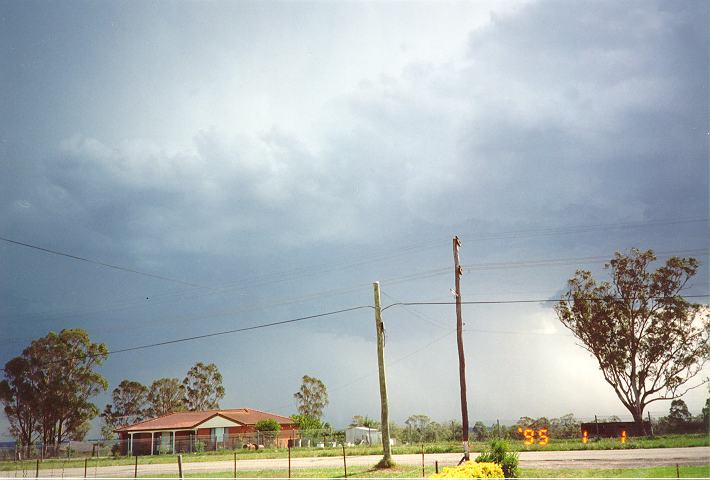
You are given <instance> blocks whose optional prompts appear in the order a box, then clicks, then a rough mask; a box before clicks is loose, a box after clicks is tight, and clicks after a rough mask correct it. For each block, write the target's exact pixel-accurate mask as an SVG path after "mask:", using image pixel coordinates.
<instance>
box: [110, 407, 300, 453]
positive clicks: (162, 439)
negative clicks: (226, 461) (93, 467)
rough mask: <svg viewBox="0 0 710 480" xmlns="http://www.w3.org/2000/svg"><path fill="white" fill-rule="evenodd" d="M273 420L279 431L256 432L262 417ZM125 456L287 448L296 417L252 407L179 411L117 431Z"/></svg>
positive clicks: (294, 431) (293, 432)
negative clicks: (268, 446) (256, 446)
mask: <svg viewBox="0 0 710 480" xmlns="http://www.w3.org/2000/svg"><path fill="white" fill-rule="evenodd" d="M268 419H273V420H276V422H278V424H279V425H280V427H281V430H280V431H279V432H278V433H261V432H257V431H256V428H255V425H256V423H257V422H259V421H261V420H268ZM115 432H116V433H118V436H119V440H120V443H119V445H120V446H119V449H120V453H121V454H123V455H154V454H159V453H181V452H196V451H209V450H219V449H221V448H228V449H233V448H241V447H243V446H248V447H252V446H254V445H271V446H278V447H285V446H286V445H287V444H288V440H289V439H292V438H295V437H296V436H297V435H298V430H297V427H296V425H295V424H294V422H293V420H292V419H291V418H289V417H284V416H281V415H276V414H274V413H268V412H262V411H260V410H254V409H253V408H236V409H228V410H207V411H203V412H176V413H170V414H167V415H163V416H161V417H157V418H152V419H150V420H145V421H142V422H138V423H134V424H133V425H128V426H125V427H121V428H117V429H116V430H115Z"/></svg>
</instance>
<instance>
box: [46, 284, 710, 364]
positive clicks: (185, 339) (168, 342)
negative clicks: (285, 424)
mask: <svg viewBox="0 0 710 480" xmlns="http://www.w3.org/2000/svg"><path fill="white" fill-rule="evenodd" d="M709 296H710V295H686V296H685V297H684V298H698V297H709ZM650 298H655V299H664V298H674V297H650ZM584 300H588V301H602V300H607V299H600V298H586V299H584ZM553 301H554V302H558V301H559V300H555V299H541V300H540V299H538V300H490V301H469V302H461V304H462V305H497V304H515V303H540V302H553ZM455 304H456V302H397V303H392V304H390V305H387V306H386V307H384V308H382V310H381V311H383V312H384V311H385V310H387V309H389V308H391V307H395V306H408V305H455ZM365 308H369V309H374V308H375V307H374V306H372V305H359V306H356V307H349V308H344V309H340V310H333V311H330V312H323V313H318V314H314V315H307V316H305V317H298V318H292V319H289V320H281V321H277V322H269V323H262V324H258V325H252V326H249V327H241V328H235V329H231V330H224V331H220V332H213V333H207V334H203V335H193V336H190V337H183V338H178V339H174V340H166V341H163V342H156V343H150V344H146V345H139V346H135V347H126V348H121V349H117V350H110V351H108V352H106V353H103V354H89V355H80V356H75V357H71V358H72V359H85V358H95V357H103V356H109V355H112V354H116V353H124V352H132V351H135V350H144V349H147V348H154V347H160V346H164V345H172V344H175V343H183V342H189V341H193V340H200V339H204V338H210V337H217V336H221V335H229V334H234V333H239V332H247V331H250V330H258V329H262V328H269V327H275V326H279V325H286V324H290V323H296V322H301V321H304V320H311V319H314V318H320V317H327V316H331V315H337V314H340V313H347V312H352V311H356V310H362V309H365ZM481 332H482V333H503V332H485V331H483V330H481ZM511 333H512V332H511ZM518 333H531V332H518ZM67 360H69V359H67V358H64V359H59V360H52V361H49V362H46V363H47V364H51V363H57V362H64V361H67Z"/></svg>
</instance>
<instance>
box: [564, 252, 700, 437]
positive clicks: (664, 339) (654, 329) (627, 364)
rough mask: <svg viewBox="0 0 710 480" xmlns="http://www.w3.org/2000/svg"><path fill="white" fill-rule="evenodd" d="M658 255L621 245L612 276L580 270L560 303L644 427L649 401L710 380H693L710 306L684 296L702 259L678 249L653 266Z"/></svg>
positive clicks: (576, 333) (678, 394)
mask: <svg viewBox="0 0 710 480" xmlns="http://www.w3.org/2000/svg"><path fill="white" fill-rule="evenodd" d="M654 260H656V256H655V255H654V254H653V251H651V250H648V251H646V252H641V251H639V250H638V249H632V250H631V253H630V255H628V256H627V255H623V254H621V253H616V254H615V256H614V258H613V259H612V260H611V261H610V262H609V263H608V264H607V265H606V268H607V269H609V270H610V273H611V282H601V283H599V282H597V281H596V280H594V278H593V277H592V274H591V272H589V271H586V270H578V271H577V273H576V275H575V276H574V277H573V278H571V279H570V280H569V282H568V287H569V288H568V291H567V293H565V294H564V296H563V298H562V299H561V300H560V302H559V304H558V305H557V307H556V312H557V316H558V317H559V319H560V321H561V322H562V324H563V325H564V326H565V327H567V328H568V329H569V330H570V331H571V332H572V333H573V334H574V336H575V337H577V338H578V339H579V340H580V341H581V346H582V347H583V348H584V349H586V350H587V351H588V352H589V353H591V354H592V355H593V356H594V357H595V358H596V360H597V362H598V363H599V369H600V370H601V372H602V375H603V376H604V380H606V382H607V383H608V384H609V385H611V386H612V388H613V389H614V392H615V393H616V395H617V397H618V398H619V400H621V403H622V404H623V405H624V406H625V407H626V408H627V409H628V410H629V412H631V414H632V415H633V418H634V421H635V422H636V424H637V428H639V430H642V429H644V428H645V425H644V424H643V412H644V409H645V408H646V406H648V405H649V404H650V403H652V402H656V401H659V400H673V399H676V398H679V397H681V396H682V395H683V394H685V392H687V391H688V390H690V389H692V388H695V387H698V386H700V385H702V383H704V382H699V383H698V384H695V385H691V386H689V385H688V384H689V383H690V381H691V380H692V379H693V378H694V377H695V376H696V375H697V374H698V373H699V372H700V371H701V369H702V366H703V364H704V363H705V361H706V360H707V355H708V345H707V340H708V327H707V325H708V323H707V320H708V318H707V310H706V309H705V310H704V309H703V307H702V306H700V305H696V304H692V303H689V302H688V301H687V300H685V299H684V298H683V297H682V296H681V292H682V290H683V289H684V287H685V285H686V283H687V282H688V280H689V279H690V278H691V277H693V276H694V275H695V273H696V272H697V269H698V261H697V260H696V259H694V258H678V257H671V258H669V259H668V260H667V261H666V263H665V265H663V266H662V267H660V268H658V269H657V270H656V271H654V272H651V271H649V270H648V268H649V265H650V263H651V262H653V261H654ZM703 317H705V318H703ZM701 323H702V324H703V325H702V326H701V325H700V324H701Z"/></svg>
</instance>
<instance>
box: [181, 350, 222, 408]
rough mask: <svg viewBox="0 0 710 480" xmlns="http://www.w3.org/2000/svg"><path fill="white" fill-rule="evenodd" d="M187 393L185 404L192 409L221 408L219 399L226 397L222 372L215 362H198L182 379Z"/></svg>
mask: <svg viewBox="0 0 710 480" xmlns="http://www.w3.org/2000/svg"><path fill="white" fill-rule="evenodd" d="M182 385H183V388H184V393H185V406H186V407H187V409H188V410H191V411H200V410H209V409H212V408H219V401H220V400H221V399H222V398H224V387H223V386H222V374H221V373H220V372H219V368H217V365H215V364H214V363H210V364H204V363H202V362H198V363H196V364H195V365H194V366H193V367H192V368H191V369H190V370H189V371H188V372H187V376H186V377H185V379H184V380H183V381H182Z"/></svg>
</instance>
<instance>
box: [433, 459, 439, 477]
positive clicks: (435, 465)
mask: <svg viewBox="0 0 710 480" xmlns="http://www.w3.org/2000/svg"><path fill="white" fill-rule="evenodd" d="M434 472H436V473H437V474H438V473H439V460H434Z"/></svg>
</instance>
